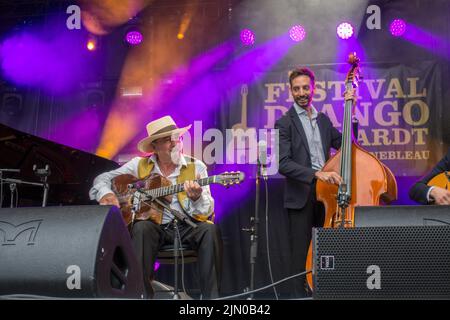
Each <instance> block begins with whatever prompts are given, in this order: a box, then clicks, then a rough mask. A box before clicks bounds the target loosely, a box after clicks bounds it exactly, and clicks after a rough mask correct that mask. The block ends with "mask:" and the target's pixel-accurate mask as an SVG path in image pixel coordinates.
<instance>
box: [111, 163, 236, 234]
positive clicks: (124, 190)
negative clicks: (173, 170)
mask: <svg viewBox="0 0 450 320" xmlns="http://www.w3.org/2000/svg"><path fill="white" fill-rule="evenodd" d="M243 180H244V173H243V172H240V171H237V172H224V173H222V174H219V175H214V176H209V177H206V178H203V179H197V180H193V181H194V182H197V183H198V184H199V185H200V186H206V185H210V184H220V185H223V186H225V187H229V186H232V185H235V184H239V183H241V182H242V181H243ZM111 186H112V190H113V192H114V193H115V194H116V196H117V198H118V200H119V204H120V211H121V212H122V217H123V219H124V221H125V224H126V225H127V226H129V225H130V224H131V223H132V222H133V219H134V220H149V219H150V220H152V221H153V222H155V223H157V224H161V222H162V217H163V212H164V208H163V206H161V205H160V204H158V203H157V202H156V201H152V199H159V200H161V201H162V202H164V203H166V204H170V203H171V202H172V195H173V194H176V193H179V192H182V191H184V184H183V183H180V184H174V185H172V183H171V182H170V180H169V179H167V178H165V177H163V176H161V175H159V174H151V175H149V176H148V177H147V178H144V179H138V178H136V177H134V176H133V175H130V174H123V175H119V176H117V177H115V178H114V179H112V183H111ZM136 201H138V206H137V207H138V208H139V210H136V212H135V213H134V217H133V211H132V209H133V206H135V204H136V203H135V202H136ZM194 218H196V217H194ZM197 220H200V221H201V219H200V218H198V219H197Z"/></svg>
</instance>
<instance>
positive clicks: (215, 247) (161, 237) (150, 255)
mask: <svg viewBox="0 0 450 320" xmlns="http://www.w3.org/2000/svg"><path fill="white" fill-rule="evenodd" d="M196 224H197V228H193V227H191V226H189V225H187V224H185V223H182V222H180V223H178V230H179V232H180V237H181V241H182V243H183V244H188V245H189V246H191V247H192V248H193V249H195V250H197V256H198V258H197V263H198V267H199V272H200V277H199V278H200V291H201V293H202V298H204V299H213V298H216V297H218V296H219V283H220V275H221V271H222V270H221V267H222V239H221V236H220V231H219V228H218V227H217V226H216V225H215V224H212V223H208V222H198V223H196ZM131 234H132V240H133V247H134V250H135V252H136V255H137V258H138V262H139V263H140V265H141V266H142V270H143V278H144V286H145V289H146V291H147V296H148V297H150V298H151V297H152V296H153V289H152V286H151V281H152V280H153V279H154V269H153V268H154V267H153V266H154V263H155V260H156V256H157V254H158V251H159V248H161V247H162V246H163V245H165V244H173V238H174V229H173V225H172V224H169V225H157V224H156V223H154V222H152V221H150V220H147V221H138V222H136V223H135V224H134V226H133V229H132V232H131Z"/></svg>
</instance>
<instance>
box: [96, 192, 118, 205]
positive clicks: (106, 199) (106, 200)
mask: <svg viewBox="0 0 450 320" xmlns="http://www.w3.org/2000/svg"><path fill="white" fill-rule="evenodd" d="M99 203H100V204H101V205H112V206H116V207H118V208H120V204H119V199H117V197H116V195H115V194H114V193H107V194H105V195H104V196H103V197H102V198H101V199H100V201H99Z"/></svg>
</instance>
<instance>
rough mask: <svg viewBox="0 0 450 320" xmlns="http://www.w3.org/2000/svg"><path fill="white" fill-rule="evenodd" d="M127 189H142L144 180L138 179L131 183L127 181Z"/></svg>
mask: <svg viewBox="0 0 450 320" xmlns="http://www.w3.org/2000/svg"><path fill="white" fill-rule="evenodd" d="M127 187H128V189H143V188H145V181H144V180H139V181H136V182H133V183H129V184H128V185H127Z"/></svg>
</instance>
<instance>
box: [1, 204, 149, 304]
mask: <svg viewBox="0 0 450 320" xmlns="http://www.w3.org/2000/svg"><path fill="white" fill-rule="evenodd" d="M143 295H144V288H143V281H142V269H141V267H140V265H139V264H138V262H137V258H136V256H135V254H134V251H133V248H132V244H131V238H130V234H129V232H128V230H127V228H126V226H125V223H124V221H123V219H122V216H121V214H120V211H119V210H118V209H117V208H116V207H114V206H98V205H97V206H68V207H46V208H34V207H33V208H15V209H1V210H0V297H4V298H5V297H9V298H11V297H24V296H25V297H30V298H32V297H36V298H39V297H43V298H45V297H59V298H138V299H139V298H142V297H143Z"/></svg>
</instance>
